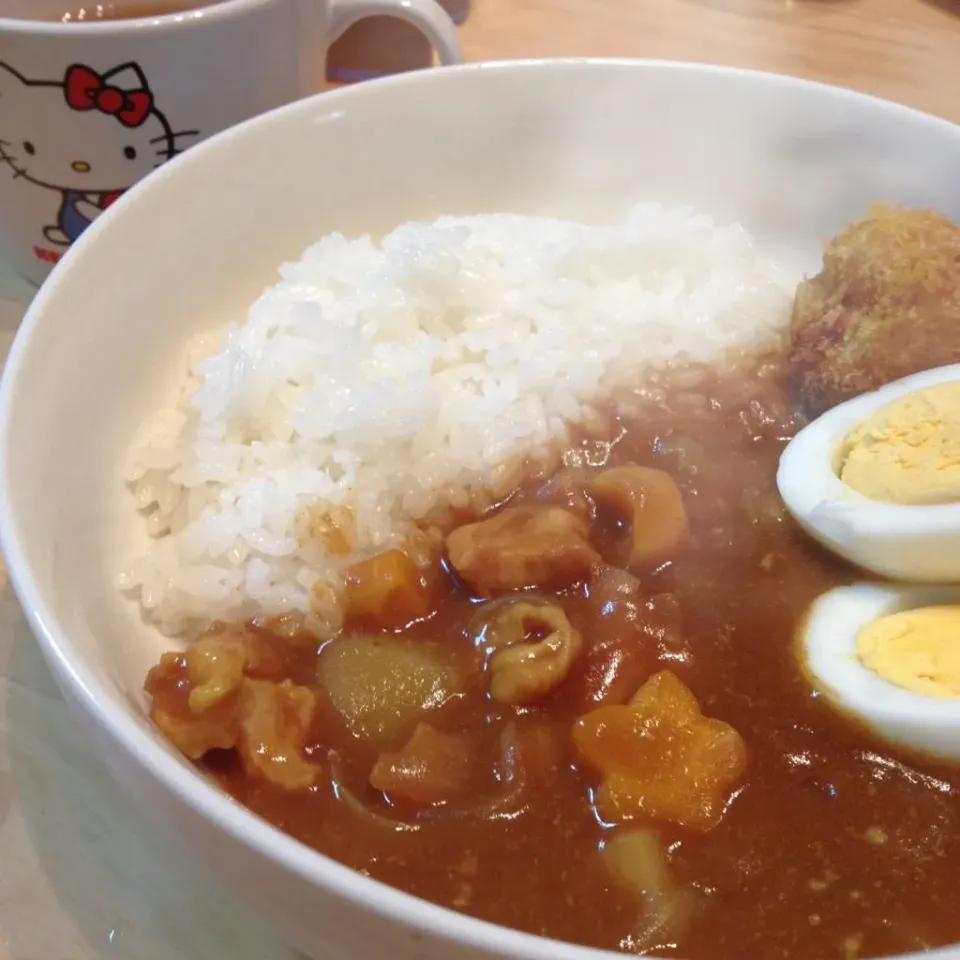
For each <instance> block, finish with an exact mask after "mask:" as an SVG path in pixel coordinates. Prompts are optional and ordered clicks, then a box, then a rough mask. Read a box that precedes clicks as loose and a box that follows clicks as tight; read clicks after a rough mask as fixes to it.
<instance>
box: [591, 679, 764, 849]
mask: <svg viewBox="0 0 960 960" xmlns="http://www.w3.org/2000/svg"><path fill="white" fill-rule="evenodd" d="M573 740H574V745H575V747H576V750H577V753H578V754H579V755H580V758H581V759H582V760H583V761H584V762H585V763H586V764H588V765H589V766H590V767H592V768H594V769H595V770H597V771H598V772H599V773H600V775H601V777H602V778H603V780H602V784H601V786H600V790H599V791H598V793H597V799H596V803H597V809H598V812H599V813H600V816H601V817H603V819H604V820H606V821H608V822H610V823H619V822H620V821H624V820H632V819H635V818H637V817H651V818H653V819H656V820H667V821H670V822H672V823H676V824H678V825H679V826H681V827H686V828H687V829H690V830H697V831H701V832H704V831H707V830H709V829H711V828H712V827H714V826H716V825H717V823H719V821H720V818H721V816H722V815H723V812H724V808H725V806H726V803H727V800H728V798H729V795H730V791H731V790H732V789H733V788H734V787H735V786H736V785H737V784H738V783H739V782H740V780H741V778H742V777H743V774H744V772H745V770H746V766H747V751H746V746H745V745H744V742H743V739H742V737H741V736H740V734H739V733H737V731H736V730H734V729H733V727H731V726H730V725H729V724H726V723H724V722H723V721H722V720H715V719H713V718H710V717H705V716H703V714H702V713H701V712H700V705H699V704H698V703H697V699H696V697H694V695H693V694H692V693H691V692H690V690H689V689H688V688H687V687H686V685H685V684H684V683H683V681H681V680H680V679H679V678H678V677H677V676H676V675H675V674H673V673H671V672H670V671H669V670H664V671H662V672H660V673H657V674H655V675H654V676H652V677H651V678H650V679H649V680H647V682H646V683H645V684H644V685H643V686H642V687H641V688H640V690H639V691H638V692H637V694H636V696H635V697H634V698H633V700H631V702H630V703H628V704H624V705H622V706H606V707H600V708H599V709H598V710H594V711H593V712H591V713H588V714H586V716H584V717H581V718H580V720H578V721H577V723H576V725H575V727H574V731H573Z"/></svg>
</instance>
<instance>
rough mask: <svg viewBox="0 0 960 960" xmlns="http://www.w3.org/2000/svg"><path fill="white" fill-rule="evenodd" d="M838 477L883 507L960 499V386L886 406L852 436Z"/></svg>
mask: <svg viewBox="0 0 960 960" xmlns="http://www.w3.org/2000/svg"><path fill="white" fill-rule="evenodd" d="M837 461H838V463H837V466H838V469H837V474H838V475H839V477H840V479H841V480H842V481H843V482H844V483H845V484H847V486H849V487H852V488H853V489H854V490H856V491H857V492H858V493H861V494H863V495H864V496H865V497H869V498H870V499H871V500H879V501H881V502H883V503H896V504H902V505H914V506H921V505H931V504H940V503H951V502H954V501H957V500H960V382H954V383H942V384H938V385H937V386H934V387H929V388H928V389H926V390H918V391H916V392H915V393H910V394H907V395H906V396H904V397H900V398H899V399H898V400H894V401H893V402H892V403H889V404H887V405H886V406H884V407H881V408H880V409H879V410H878V411H877V412H876V413H874V414H873V416H871V417H868V418H867V419H866V420H864V421H863V422H862V423H860V424H858V425H857V426H856V427H854V429H853V430H852V431H851V432H850V433H849V434H847V436H846V437H845V438H844V441H843V443H842V444H841V446H840V449H839V450H838V453H837Z"/></svg>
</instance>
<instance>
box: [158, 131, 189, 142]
mask: <svg viewBox="0 0 960 960" xmlns="http://www.w3.org/2000/svg"><path fill="white" fill-rule="evenodd" d="M199 136H200V131H199V130H180V131H178V132H176V133H174V132H173V131H171V132H170V133H169V134H163V135H161V136H159V137H154V138H153V139H152V140H150V141H148V142H149V143H165V142H167V141H168V140H172V141H177V140H179V139H180V138H181V137H199Z"/></svg>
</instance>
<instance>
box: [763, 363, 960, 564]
mask: <svg viewBox="0 0 960 960" xmlns="http://www.w3.org/2000/svg"><path fill="white" fill-rule="evenodd" d="M955 380H960V364H954V365H952V366H948V367H938V368H937V369H935V370H926V371H924V372H923V373H917V374H914V375H913V376H910V377H905V378H904V379H902V380H897V381H896V382H895V383H891V384H887V385H886V386H884V387H881V388H880V389H879V390H876V391H874V392H872V393H865V394H863V395H862V396H859V397H856V398H854V399H853V400H848V401H847V402H846V403H842V404H840V405H839V406H837V407H834V408H833V409H832V410H828V411H827V412H826V413H824V414H823V415H822V416H820V417H818V418H817V419H816V420H814V421H813V422H812V423H810V424H809V425H808V426H806V427H804V428H803V430H801V431H800V432H799V433H798V434H797V435H796V436H795V437H794V438H793V439H792V440H791V441H790V443H789V444H787V447H786V449H785V450H784V451H783V454H782V456H781V458H780V466H779V469H778V471H777V486H778V488H779V490H780V496H781V497H782V498H783V502H784V505H785V506H786V508H787V510H788V512H789V513H790V514H791V516H793V518H794V519H795V520H796V521H797V523H799V524H800V526H801V527H803V529H804V530H805V531H806V532H807V533H808V534H809V535H810V536H811V537H813V538H814V539H816V540H818V541H819V542H820V543H822V544H823V545H824V546H825V547H827V549H829V550H831V551H833V552H834V553H836V554H839V555H840V556H841V557H844V558H845V559H846V560H849V561H850V562H851V563H853V564H856V565H857V566H859V567H862V568H863V569H865V570H869V571H871V572H873V573H876V574H878V575H880V576H882V577H889V578H890V579H894V580H900V581H907V582H913V583H918V582H922V583H948V582H960V504H943V505H936V506H900V505H898V504H889V503H881V502H879V501H876V500H871V499H869V498H868V497H865V496H863V495H862V494H860V493H857V491H855V490H853V489H852V488H851V487H848V486H847V485H846V484H845V483H843V481H842V480H840V478H839V477H838V476H837V472H836V469H837V464H836V463H835V460H836V455H837V451H838V449H839V445H840V444H841V442H842V441H843V439H844V437H846V435H847V434H848V433H849V432H850V431H851V430H852V429H853V428H854V427H855V426H857V425H858V424H859V423H861V422H862V421H863V420H865V419H866V418H868V417H869V416H870V415H871V414H873V413H874V412H876V411H877V410H879V409H880V408H881V407H884V406H886V405H887V404H888V403H890V402H891V401H893V400H896V399H898V398H899V397H903V396H906V395H907V394H910V393H914V392H915V391H917V390H923V389H925V388H926V387H932V386H936V385H937V384H941V383H949V382H952V381H955Z"/></svg>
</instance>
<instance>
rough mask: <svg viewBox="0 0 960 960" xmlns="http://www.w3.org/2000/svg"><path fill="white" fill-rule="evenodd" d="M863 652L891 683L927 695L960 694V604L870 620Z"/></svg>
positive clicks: (860, 642)
mask: <svg viewBox="0 0 960 960" xmlns="http://www.w3.org/2000/svg"><path fill="white" fill-rule="evenodd" d="M857 656H858V657H859V659H860V662H861V663H862V664H863V665H864V666H865V667H866V668H867V669H869V670H872V671H873V672H874V673H876V674H877V675H878V676H880V677H882V678H883V679H884V680H886V681H887V682H888V683H892V684H895V685H896V686H898V687H903V688H904V689H905V690H910V691H912V692H913V693H919V694H922V695H924V696H927V697H938V698H941V699H951V698H956V697H960V606H945V607H924V608H922V609H919V610H904V611H902V612H900V613H894V614H891V615H890V616H888V617H881V618H880V619H879V620H874V621H873V622H872V623H868V624H867V625H866V626H865V627H863V629H862V630H861V631H860V632H859V633H858V634H857Z"/></svg>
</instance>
